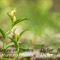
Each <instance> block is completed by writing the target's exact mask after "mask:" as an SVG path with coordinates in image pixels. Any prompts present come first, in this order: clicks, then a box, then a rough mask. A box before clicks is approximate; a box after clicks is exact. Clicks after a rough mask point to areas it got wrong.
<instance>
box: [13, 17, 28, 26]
mask: <svg viewBox="0 0 60 60" xmlns="http://www.w3.org/2000/svg"><path fill="white" fill-rule="evenodd" d="M25 20H27V18H23V19H18V20H16V21H15V22H14V24H13V26H15V25H16V24H18V23H20V22H22V21H25Z"/></svg>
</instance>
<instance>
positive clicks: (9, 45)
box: [4, 43, 14, 50]
mask: <svg viewBox="0 0 60 60" xmlns="http://www.w3.org/2000/svg"><path fill="white" fill-rule="evenodd" d="M13 45H14V43H10V44H8V45H6V46H5V47H4V49H5V50H6V49H8V48H9V47H11V46H13Z"/></svg>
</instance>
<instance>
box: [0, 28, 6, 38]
mask: <svg viewBox="0 0 60 60" xmlns="http://www.w3.org/2000/svg"><path fill="white" fill-rule="evenodd" d="M0 33H1V34H2V36H3V38H5V37H6V35H5V32H4V31H3V30H2V29H1V28H0Z"/></svg>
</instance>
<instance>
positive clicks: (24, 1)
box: [0, 0, 60, 36]
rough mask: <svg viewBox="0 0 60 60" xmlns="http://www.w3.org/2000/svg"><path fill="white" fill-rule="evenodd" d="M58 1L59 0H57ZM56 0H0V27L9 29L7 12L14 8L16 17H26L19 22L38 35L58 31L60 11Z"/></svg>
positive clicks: (59, 27) (59, 28)
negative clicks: (25, 19)
mask: <svg viewBox="0 0 60 60" xmlns="http://www.w3.org/2000/svg"><path fill="white" fill-rule="evenodd" d="M57 1H59V0H57ZM58 6H59V5H58V2H56V0H0V27H1V28H3V29H4V30H5V31H7V30H9V29H10V26H11V25H10V23H11V21H10V19H9V17H8V15H7V12H9V11H11V10H12V9H14V8H16V10H17V13H16V16H17V18H24V17H26V18H28V21H24V22H22V23H20V24H21V25H22V26H23V27H24V28H29V29H30V30H31V31H33V32H34V33H36V34H38V35H41V36H43V35H46V34H48V35H49V34H52V33H54V32H60V12H59V9H58V8H59V7H58Z"/></svg>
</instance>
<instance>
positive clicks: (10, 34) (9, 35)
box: [0, 9, 27, 54]
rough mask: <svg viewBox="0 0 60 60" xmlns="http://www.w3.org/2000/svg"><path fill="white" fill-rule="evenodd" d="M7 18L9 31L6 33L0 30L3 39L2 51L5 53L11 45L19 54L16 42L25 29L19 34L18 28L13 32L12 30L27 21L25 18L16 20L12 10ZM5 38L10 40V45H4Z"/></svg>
mask: <svg viewBox="0 0 60 60" xmlns="http://www.w3.org/2000/svg"><path fill="white" fill-rule="evenodd" d="M8 16H9V17H10V20H11V24H12V27H11V30H9V31H8V32H4V30H2V29H1V28H0V33H1V34H2V37H3V51H4V52H5V51H6V50H7V49H8V48H9V47H11V46H12V45H14V46H15V48H16V52H17V53H18V54H19V50H20V49H19V47H20V46H19V44H18V41H19V39H20V37H21V36H22V35H23V33H24V32H25V31H27V29H25V30H23V31H22V32H19V28H15V29H14V30H13V28H14V27H15V26H16V25H17V24H18V23H20V22H22V21H24V20H27V18H23V19H17V18H16V9H14V10H12V11H11V12H9V13H8ZM6 38H9V39H10V40H11V42H12V43H11V44H8V45H7V44H5V40H6Z"/></svg>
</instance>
